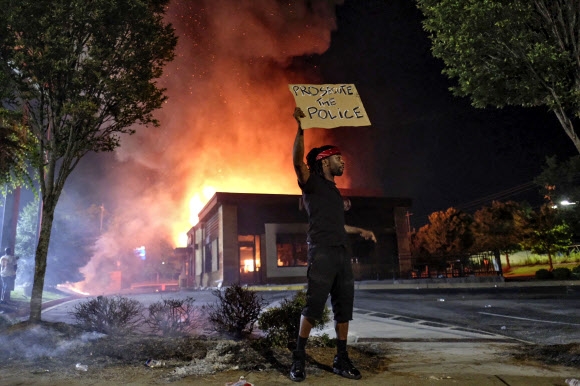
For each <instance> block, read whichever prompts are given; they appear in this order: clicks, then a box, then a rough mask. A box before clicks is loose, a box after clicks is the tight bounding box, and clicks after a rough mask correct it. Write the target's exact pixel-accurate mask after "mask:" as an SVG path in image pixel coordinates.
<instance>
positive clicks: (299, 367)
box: [290, 315, 313, 382]
mask: <svg viewBox="0 0 580 386" xmlns="http://www.w3.org/2000/svg"><path fill="white" fill-rule="evenodd" d="M312 326H313V322H312V321H310V320H309V319H308V318H307V317H305V316H304V315H302V316H301V317H300V331H299V332H298V339H297V341H296V350H294V351H293V352H292V368H291V369H290V379H292V380H293V381H294V382H302V381H303V380H304V379H305V378H306V371H305V367H306V343H307V342H308V337H309V336H310V331H311V330H312Z"/></svg>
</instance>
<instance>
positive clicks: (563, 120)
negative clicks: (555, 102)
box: [554, 108, 580, 153]
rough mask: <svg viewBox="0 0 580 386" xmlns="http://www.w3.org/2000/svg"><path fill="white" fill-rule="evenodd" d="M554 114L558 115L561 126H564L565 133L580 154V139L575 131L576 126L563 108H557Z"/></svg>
mask: <svg viewBox="0 0 580 386" xmlns="http://www.w3.org/2000/svg"><path fill="white" fill-rule="evenodd" d="M554 113H555V114H556V117H558V120H559V121H560V125H562V128H563V129H564V131H565V132H566V134H567V135H568V137H569V138H570V139H571V140H572V142H573V143H574V146H575V147H576V150H577V151H578V153H580V139H579V138H578V135H577V134H576V131H575V130H574V124H573V123H572V121H571V120H570V118H569V117H568V115H567V114H566V113H565V112H564V110H563V109H562V108H556V109H555V110H554Z"/></svg>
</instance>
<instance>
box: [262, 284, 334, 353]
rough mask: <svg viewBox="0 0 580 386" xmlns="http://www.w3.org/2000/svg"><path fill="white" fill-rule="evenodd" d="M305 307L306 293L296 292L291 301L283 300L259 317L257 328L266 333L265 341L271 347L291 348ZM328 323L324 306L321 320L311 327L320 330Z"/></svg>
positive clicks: (327, 310)
mask: <svg viewBox="0 0 580 386" xmlns="http://www.w3.org/2000/svg"><path fill="white" fill-rule="evenodd" d="M305 305H306V292H305V291H298V292H296V294H295V295H294V297H293V298H292V299H290V300H288V299H284V300H282V301H281V302H280V306H279V307H273V308H270V309H269V310H266V311H264V312H263V313H262V315H260V317H259V319H258V326H259V327H260V329H261V330H262V331H264V332H265V333H266V339H267V340H268V341H269V343H270V344H271V345H272V346H278V347H288V348H291V345H292V344H293V343H294V342H295V341H296V337H297V336H298V330H299V329H300V316H301V313H302V309H303V308H304V306H305ZM329 321H330V310H329V309H328V307H326V306H325V307H324V313H323V315H322V320H316V321H315V324H314V326H313V327H314V328H316V329H319V330H321V329H322V328H323V327H324V325H325V324H326V323H328V322H329ZM326 339H327V340H328V336H326Z"/></svg>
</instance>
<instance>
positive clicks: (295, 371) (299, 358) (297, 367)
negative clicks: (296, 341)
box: [290, 350, 306, 382]
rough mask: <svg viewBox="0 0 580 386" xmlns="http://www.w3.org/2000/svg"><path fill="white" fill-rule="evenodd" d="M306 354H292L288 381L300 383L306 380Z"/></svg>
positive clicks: (297, 351) (300, 352)
mask: <svg viewBox="0 0 580 386" xmlns="http://www.w3.org/2000/svg"><path fill="white" fill-rule="evenodd" d="M305 367H306V353H305V352H304V351H299V350H296V351H293V352H292V367H291V368H290V379H291V380H293V381H294V382H302V381H303V380H304V379H305V378H306V371H305Z"/></svg>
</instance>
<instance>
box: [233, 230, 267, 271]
mask: <svg viewBox="0 0 580 386" xmlns="http://www.w3.org/2000/svg"><path fill="white" fill-rule="evenodd" d="M238 247H239V249H240V273H249V272H258V271H260V267H261V265H262V264H261V259H260V236H259V235H239V236H238Z"/></svg>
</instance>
